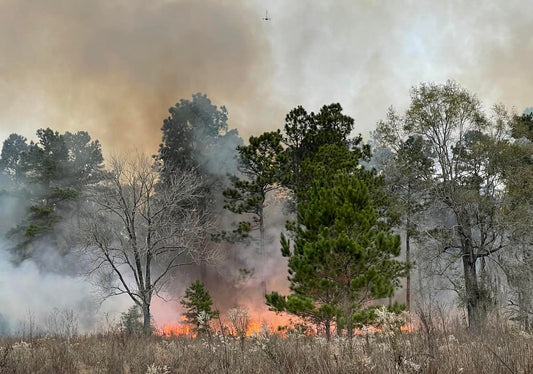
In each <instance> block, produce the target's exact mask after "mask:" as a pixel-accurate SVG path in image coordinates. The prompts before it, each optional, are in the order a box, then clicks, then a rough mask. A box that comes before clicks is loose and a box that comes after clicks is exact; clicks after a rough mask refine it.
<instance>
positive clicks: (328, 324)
mask: <svg viewBox="0 0 533 374" xmlns="http://www.w3.org/2000/svg"><path fill="white" fill-rule="evenodd" d="M324 329H325V330H326V340H327V341H328V342H329V341H330V340H331V320H329V319H328V320H326V321H324Z"/></svg>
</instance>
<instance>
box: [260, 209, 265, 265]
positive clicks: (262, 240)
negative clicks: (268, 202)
mask: <svg viewBox="0 0 533 374" xmlns="http://www.w3.org/2000/svg"><path fill="white" fill-rule="evenodd" d="M263 201H264V199H263ZM264 215H265V214H264V210H263V206H262V205H261V207H260V208H259V255H260V256H263V254H264V250H265V217H264Z"/></svg>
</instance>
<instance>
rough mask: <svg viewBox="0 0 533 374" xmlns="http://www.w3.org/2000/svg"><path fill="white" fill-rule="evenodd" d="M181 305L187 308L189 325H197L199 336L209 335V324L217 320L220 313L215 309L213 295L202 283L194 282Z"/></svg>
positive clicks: (186, 315)
mask: <svg viewBox="0 0 533 374" xmlns="http://www.w3.org/2000/svg"><path fill="white" fill-rule="evenodd" d="M180 304H181V305H183V306H184V307H185V308H186V310H187V311H186V312H185V317H186V318H187V321H188V322H189V323H192V324H193V325H195V326H196V327H195V331H196V332H197V333H199V334H201V333H209V332H210V331H211V327H210V326H209V322H210V321H211V320H212V319H213V318H217V317H218V315H219V311H218V310H216V309H213V300H212V299H211V295H210V294H209V292H208V291H207V289H206V288H205V287H204V284H203V283H202V282H200V281H198V280H197V281H195V282H193V283H192V284H191V285H190V286H189V288H187V290H185V296H184V297H183V298H182V299H181V300H180Z"/></svg>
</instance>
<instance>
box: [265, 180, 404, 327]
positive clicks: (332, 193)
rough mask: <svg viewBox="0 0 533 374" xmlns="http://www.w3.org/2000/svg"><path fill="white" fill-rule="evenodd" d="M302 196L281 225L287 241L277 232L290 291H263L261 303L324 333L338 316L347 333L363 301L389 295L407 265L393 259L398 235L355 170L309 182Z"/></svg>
mask: <svg viewBox="0 0 533 374" xmlns="http://www.w3.org/2000/svg"><path fill="white" fill-rule="evenodd" d="M306 197H307V199H306V200H304V201H301V202H300V203H299V205H298V215H297V220H296V222H293V223H291V224H288V227H287V228H288V230H289V233H290V237H291V238H292V241H291V240H289V239H287V238H286V237H285V236H283V235H282V237H281V245H282V254H283V255H284V256H286V257H288V259H289V262H288V267H289V280H290V289H291V291H292V293H291V294H290V295H289V296H287V297H285V296H281V295H279V294H278V293H276V292H274V293H272V294H270V295H267V304H268V305H270V306H271V307H272V308H273V309H275V310H278V311H286V312H289V313H293V314H296V315H298V316H301V317H303V318H306V319H309V320H311V321H312V322H314V323H316V324H319V325H323V326H324V328H325V330H326V335H327V336H328V337H329V335H330V328H331V324H332V323H334V322H337V323H338V324H339V323H341V319H342V323H343V324H344V325H345V326H346V327H347V328H348V333H350V331H351V330H352V328H353V323H354V322H355V321H356V320H360V319H361V318H362V316H365V315H367V314H366V313H364V310H365V309H366V308H367V307H368V302H369V301H371V300H373V299H376V298H381V297H386V296H391V295H392V294H393V293H394V289H395V288H396V287H397V286H398V285H399V279H400V277H402V276H403V275H404V274H405V272H406V269H407V265H406V264H405V263H402V262H400V261H397V260H395V259H394V257H396V256H398V255H399V253H400V238H399V236H397V235H392V234H391V233H390V232H389V231H388V230H387V229H386V228H385V227H384V225H383V224H382V223H381V222H380V216H379V214H378V212H377V210H376V208H375V206H374V202H373V201H372V198H371V194H370V193H369V191H368V187H367V185H366V183H365V181H364V179H361V178H360V177H358V176H357V175H350V174H349V173H346V172H339V173H338V174H337V175H335V177H334V178H333V179H332V180H331V179H329V182H324V181H323V182H322V183H314V184H313V186H312V187H311V189H310V190H309V191H308V192H307V194H306Z"/></svg>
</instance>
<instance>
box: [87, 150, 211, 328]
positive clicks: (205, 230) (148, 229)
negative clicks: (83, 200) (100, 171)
mask: <svg viewBox="0 0 533 374" xmlns="http://www.w3.org/2000/svg"><path fill="white" fill-rule="evenodd" d="M158 182H159V174H158V173H157V170H156V169H155V168H154V167H153V165H152V163H151V161H150V158H149V157H146V156H138V157H137V158H135V159H134V160H133V161H127V160H125V159H120V158H114V159H112V160H111V165H110V171H109V172H108V173H107V176H106V177H105V178H104V180H103V181H102V182H101V183H100V184H99V185H98V186H97V188H95V189H94V191H92V193H91V194H90V198H89V201H90V204H89V206H90V208H88V211H87V214H86V215H85V217H84V225H83V228H82V238H83V241H84V243H85V246H86V248H88V249H89V251H88V254H89V256H90V258H91V267H90V268H91V274H92V275H93V276H95V277H96V279H98V280H99V285H100V286H101V287H102V290H103V291H104V296H105V297H109V296H113V295H120V294H127V295H128V296H129V297H130V298H131V299H132V300H133V301H134V302H135V304H137V305H138V306H139V307H140V308H141V309H142V311H143V317H144V331H145V332H146V333H149V332H150V330H151V321H150V318H151V317H150V304H151V300H152V296H153V295H154V294H156V295H157V294H158V292H159V291H160V290H161V289H162V287H163V286H164V285H165V284H166V283H167V282H168V280H169V279H170V277H171V276H172V275H173V274H175V270H176V269H177V268H180V267H183V266H186V265H190V264H193V263H198V262H204V261H211V260H214V259H215V257H216V248H214V247H213V246H208V245H207V244H208V241H209V233H210V229H211V227H212V220H211V217H210V215H209V214H208V212H206V211H205V210H202V209H198V204H199V203H200V201H201V199H202V197H203V196H202V193H203V192H202V188H201V187H202V181H201V179H199V178H198V177H197V176H196V175H195V174H194V173H193V172H181V173H180V172H176V173H174V174H173V175H172V177H171V178H170V180H169V182H168V183H164V184H163V183H158Z"/></svg>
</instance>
